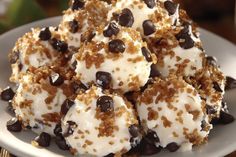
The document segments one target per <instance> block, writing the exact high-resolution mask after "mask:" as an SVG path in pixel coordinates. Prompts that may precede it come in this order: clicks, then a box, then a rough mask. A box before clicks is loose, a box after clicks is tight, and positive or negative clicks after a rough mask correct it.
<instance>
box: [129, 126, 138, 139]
mask: <svg viewBox="0 0 236 157" xmlns="http://www.w3.org/2000/svg"><path fill="white" fill-rule="evenodd" d="M129 133H130V135H131V136H132V137H138V135H139V126H138V125H136V124H133V125H131V126H130V127H129Z"/></svg>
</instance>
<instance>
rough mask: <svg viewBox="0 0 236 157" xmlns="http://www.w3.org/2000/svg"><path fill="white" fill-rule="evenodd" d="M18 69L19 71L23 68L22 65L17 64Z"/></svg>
mask: <svg viewBox="0 0 236 157" xmlns="http://www.w3.org/2000/svg"><path fill="white" fill-rule="evenodd" d="M18 68H19V71H21V70H22V68H23V64H22V63H19V64H18Z"/></svg>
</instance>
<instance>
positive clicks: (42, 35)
mask: <svg viewBox="0 0 236 157" xmlns="http://www.w3.org/2000/svg"><path fill="white" fill-rule="evenodd" d="M51 36H52V34H51V32H50V30H49V27H46V28H45V29H44V30H41V32H40V33H39V39H40V40H43V41H47V40H49V39H51Z"/></svg>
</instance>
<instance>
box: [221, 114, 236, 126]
mask: <svg viewBox="0 0 236 157" xmlns="http://www.w3.org/2000/svg"><path fill="white" fill-rule="evenodd" d="M234 120H235V118H234V117H233V116H232V115H230V114H229V113H227V112H224V111H220V118H219V123H220V124H230V123H232V122H234Z"/></svg>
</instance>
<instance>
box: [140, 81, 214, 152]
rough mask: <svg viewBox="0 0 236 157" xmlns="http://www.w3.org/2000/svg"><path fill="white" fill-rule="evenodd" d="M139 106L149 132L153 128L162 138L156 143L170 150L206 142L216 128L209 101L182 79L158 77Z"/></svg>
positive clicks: (143, 122)
mask: <svg viewBox="0 0 236 157" xmlns="http://www.w3.org/2000/svg"><path fill="white" fill-rule="evenodd" d="M136 107H137V110H138V115H139V117H140V120H141V123H142V125H143V127H144V128H145V130H146V132H147V133H148V132H149V131H152V132H154V133H155V134H156V136H157V137H158V138H159V140H158V141H159V142H158V141H157V142H156V146H161V147H163V148H167V149H169V150H170V151H175V150H177V149H178V148H179V147H181V149H182V150H191V149H192V146H193V145H200V144H202V143H204V142H205V141H206V140H207V137H208V134H209V131H210V129H211V128H212V126H211V125H210V124H209V120H208V116H207V115H206V111H205V109H204V108H205V102H204V101H202V100H201V98H200V95H199V94H198V93H197V91H196V90H195V89H194V88H193V87H192V86H191V85H189V84H187V83H186V82H185V81H183V80H182V79H180V78H176V77H169V78H167V79H164V80H161V79H156V80H155V81H154V82H153V84H151V85H149V86H148V87H147V89H146V90H145V91H144V92H143V93H142V95H141V96H140V98H139V99H138V103H137V106H136ZM171 146H175V147H173V148H175V150H173V149H171V148H172V147H171Z"/></svg>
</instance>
